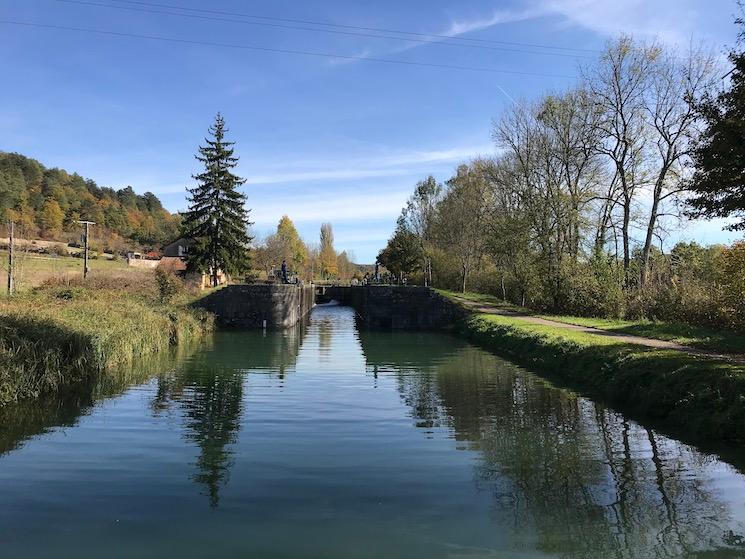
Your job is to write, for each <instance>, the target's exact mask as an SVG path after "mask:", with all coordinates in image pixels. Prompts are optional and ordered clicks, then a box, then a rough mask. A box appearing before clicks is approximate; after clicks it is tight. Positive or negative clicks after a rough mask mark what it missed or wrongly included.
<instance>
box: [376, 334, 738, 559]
mask: <svg viewBox="0 0 745 559" xmlns="http://www.w3.org/2000/svg"><path fill="white" fill-rule="evenodd" d="M399 339H400V340H401V342H402V343H403V344H405V345H410V344H411V343H412V342H413V341H414V340H413V339H412V338H411V337H408V339H407V337H406V336H404V337H402V338H397V337H387V338H385V344H384V346H383V345H382V344H381V338H380V335H378V334H375V333H370V334H363V335H362V336H361V340H362V346H363V349H364V351H365V354H366V356H367V358H368V367H369V369H371V370H372V371H375V372H376V373H377V374H381V372H382V373H383V374H386V375H391V376H393V377H394V378H395V379H396V380H397V383H398V386H399V389H400V391H401V395H402V399H403V401H404V402H406V404H407V405H408V406H409V407H410V408H411V415H412V418H413V420H414V422H415V424H416V425H417V426H419V427H426V428H431V427H433V426H440V425H444V426H448V427H449V428H451V429H452V430H453V433H454V436H455V438H456V439H457V440H459V441H463V442H464V443H467V447H468V448H469V449H472V450H477V451H478V452H479V454H480V457H481V458H480V460H479V462H478V466H477V467H476V483H477V484H478V486H479V487H480V488H481V489H483V490H484V491H490V492H492V493H493V495H494V507H493V515H494V519H495V521H496V522H497V523H498V524H500V525H502V526H510V525H511V526H513V528H514V531H515V536H516V537H517V536H518V535H519V534H524V533H526V531H528V532H531V533H534V534H536V538H537V541H536V547H537V549H540V550H541V551H543V552H545V553H547V554H550V555H552V556H559V557H588V558H589V557H629V558H637V557H706V556H710V554H712V553H713V554H714V555H716V556H717V557H745V542H744V541H743V537H742V533H743V532H742V530H743V528H742V524H741V523H740V522H742V520H743V518H742V511H738V512H739V513H740V514H739V518H737V519H735V518H733V510H732V507H731V504H730V503H727V502H726V500H725V499H723V496H722V494H721V492H720V491H718V490H717V488H716V487H714V484H713V483H712V479H716V478H717V476H718V475H719V474H720V473H722V471H723V470H729V467H728V466H726V465H724V464H722V463H720V462H718V461H717V460H715V459H714V458H712V457H711V456H706V455H704V454H701V453H699V452H697V451H696V450H694V449H692V448H691V447H689V446H687V445H684V444H681V443H678V442H676V441H673V440H670V439H668V438H666V437H664V436H661V435H658V434H656V433H655V432H654V431H652V430H650V429H646V428H644V427H642V426H639V425H638V424H635V423H633V422H630V421H628V420H626V419H625V418H624V417H623V416H621V415H619V414H617V413H614V412H613V411H611V410H608V409H605V408H603V407H602V406H600V405H597V404H595V403H593V402H591V401H589V400H587V399H585V398H582V397H579V396H577V395H576V394H573V393H572V392H570V391H566V390H559V389H556V388H554V387H552V386H550V385H549V384H548V383H546V382H544V381H542V380H540V379H539V378H538V377H535V376H533V375H530V374H526V373H525V372H523V371H522V370H520V369H518V368H517V367H515V366H512V365H510V364H508V363H506V362H504V361H502V360H500V359H498V358H496V357H494V356H492V355H490V354H487V353H485V352H483V351H480V350H478V349H476V348H473V347H460V348H457V349H456V350H455V351H454V352H447V351H437V350H436V348H435V347H430V348H428V349H427V350H423V351H413V352H407V351H405V348H397V347H396V345H397V340H399ZM383 347H388V348H389V349H390V351H383ZM417 357H418V360H417ZM417 371H419V372H420V374H416V372H417ZM736 521H739V522H736ZM733 524H735V525H737V526H738V531H732V530H731V529H730V528H728V526H732V525H733ZM528 527H530V528H529V529H528ZM714 555H711V556H714Z"/></svg>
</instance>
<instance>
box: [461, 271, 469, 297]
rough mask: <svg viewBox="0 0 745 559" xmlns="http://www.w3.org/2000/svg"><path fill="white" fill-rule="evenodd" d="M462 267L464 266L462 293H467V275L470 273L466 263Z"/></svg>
mask: <svg viewBox="0 0 745 559" xmlns="http://www.w3.org/2000/svg"><path fill="white" fill-rule="evenodd" d="M461 268H462V278H463V281H462V284H461V292H462V293H465V292H466V275H467V273H468V272H467V270H468V269H467V268H466V265H465V264H463V266H462V267H461Z"/></svg>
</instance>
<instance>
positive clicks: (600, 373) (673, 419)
mask: <svg viewBox="0 0 745 559" xmlns="http://www.w3.org/2000/svg"><path fill="white" fill-rule="evenodd" d="M460 332H461V334H463V335H464V336H465V337H467V338H468V339H469V340H471V341H472V342H474V343H476V344H478V345H480V346H482V347H484V348H486V349H489V350H492V351H494V352H495V353H497V354H499V355H502V356H504V357H506V358H509V359H510V360H512V361H515V362H516V363H519V364H521V365H523V366H525V367H527V368H530V369H532V370H535V371H538V372H541V373H543V374H546V375H547V376H549V377H552V378H555V379H557V380H559V381H560V382H562V383H566V384H569V385H572V386H576V387H577V388H580V389H582V390H583V391H586V392H588V393H589V394H591V395H593V396H594V397H598V398H600V399H602V400H604V401H606V402H609V403H611V404H614V405H617V406H618V407H619V408H621V409H623V410H624V411H626V412H628V413H631V414H633V415H636V416H638V417H644V418H647V419H650V420H652V421H654V422H655V423H657V424H659V425H662V426H664V427H666V428H667V429H668V430H670V431H671V432H675V433H680V434H684V435H685V436H686V437H687V438H689V439H695V440H721V441H736V442H745V367H743V366H738V365H733V364H730V363H725V362H722V361H717V360H714V359H709V358H704V357H698V356H694V355H690V354H687V353H683V352H679V351H670V350H660V349H652V348H646V347H642V346H637V345H632V344H628V343H624V342H621V341H618V340H615V339H613V338H610V337H608V336H601V335H594V334H587V333H583V332H576V331H571V330H566V329H563V328H561V327H560V326H556V327H552V326H547V325H543V324H531V323H528V322H525V321H524V320H521V319H520V318H519V317H512V316H502V315H493V314H474V315H472V316H471V317H470V318H469V319H468V320H467V321H465V322H464V323H463V324H462V325H461V326H460Z"/></svg>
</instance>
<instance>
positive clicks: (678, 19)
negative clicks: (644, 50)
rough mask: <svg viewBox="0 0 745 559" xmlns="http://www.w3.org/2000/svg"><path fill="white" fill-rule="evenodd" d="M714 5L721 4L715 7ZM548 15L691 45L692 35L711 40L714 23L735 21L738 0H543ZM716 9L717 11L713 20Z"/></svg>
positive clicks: (603, 31)
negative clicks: (705, 0)
mask: <svg viewBox="0 0 745 559" xmlns="http://www.w3.org/2000/svg"><path fill="white" fill-rule="evenodd" d="M712 4H720V5H719V6H717V7H714V6H713V5H712ZM540 9H541V10H542V11H543V12H544V14H546V15H551V14H558V15H560V16H562V17H564V18H565V19H566V21H567V22H569V23H572V24H576V25H579V26H581V27H584V28H586V29H589V30H592V31H594V32H596V33H598V34H600V35H604V36H608V37H614V36H616V35H618V34H619V33H628V34H631V35H635V36H642V37H647V38H655V39H659V40H661V41H664V42H667V43H673V44H681V45H684V44H687V43H688V42H689V41H690V40H691V38H692V37H693V38H694V39H711V38H712V32H711V31H712V25H713V24H719V23H726V22H730V21H731V14H732V12H733V10H734V3H732V2H729V1H728V0H724V1H723V0H712V1H711V2H697V1H695V0H651V1H650V0H622V1H619V0H543V1H542V3H541V4H540ZM712 12H713V13H714V14H716V15H715V16H714V18H715V19H716V21H714V19H712Z"/></svg>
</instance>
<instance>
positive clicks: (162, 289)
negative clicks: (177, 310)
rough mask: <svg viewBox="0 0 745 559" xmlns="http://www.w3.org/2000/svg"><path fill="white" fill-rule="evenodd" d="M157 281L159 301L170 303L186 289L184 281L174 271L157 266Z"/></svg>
mask: <svg viewBox="0 0 745 559" xmlns="http://www.w3.org/2000/svg"><path fill="white" fill-rule="evenodd" d="M155 282H156V284H157V285H158V301H160V303H161V304H167V303H170V302H171V301H172V300H173V298H174V297H175V296H176V295H178V294H179V293H182V292H183V291H184V282H183V281H182V280H181V278H179V277H178V276H176V274H174V273H173V272H169V271H167V270H163V269H162V268H155Z"/></svg>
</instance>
